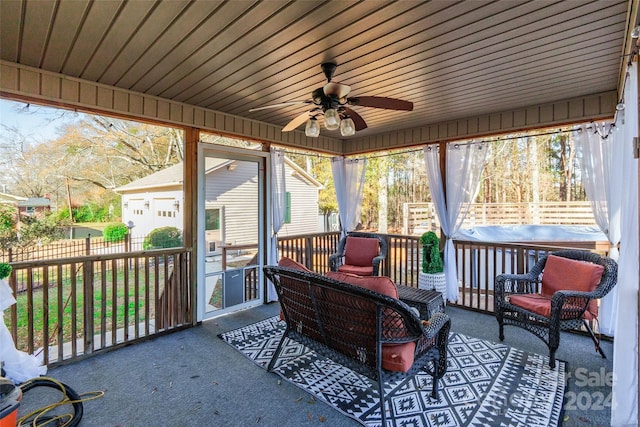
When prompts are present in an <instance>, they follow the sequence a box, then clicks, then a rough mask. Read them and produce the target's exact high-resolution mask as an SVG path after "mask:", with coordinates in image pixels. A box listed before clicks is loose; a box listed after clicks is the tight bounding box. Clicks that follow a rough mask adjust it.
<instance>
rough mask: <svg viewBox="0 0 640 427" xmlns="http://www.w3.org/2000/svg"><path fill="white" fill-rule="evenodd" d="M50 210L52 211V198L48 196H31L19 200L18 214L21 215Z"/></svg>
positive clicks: (31, 214)
mask: <svg viewBox="0 0 640 427" xmlns="http://www.w3.org/2000/svg"><path fill="white" fill-rule="evenodd" d="M49 212H51V200H50V199H49V198H47V197H30V198H28V199H26V200H21V201H19V202H18V214H19V215H20V216H21V217H22V216H25V215H26V216H33V215H36V214H39V213H49Z"/></svg>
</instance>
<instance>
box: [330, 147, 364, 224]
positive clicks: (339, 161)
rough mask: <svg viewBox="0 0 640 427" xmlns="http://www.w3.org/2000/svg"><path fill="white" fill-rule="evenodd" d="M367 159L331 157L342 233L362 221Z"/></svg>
mask: <svg viewBox="0 0 640 427" xmlns="http://www.w3.org/2000/svg"><path fill="white" fill-rule="evenodd" d="M366 170H367V160H366V159H345V158H344V157H332V158H331V173H332V175H333V182H334V185H335V189H336V198H337V199H338V212H339V215H340V223H341V225H342V235H343V236H344V235H346V233H348V232H349V231H353V230H355V229H356V227H357V226H358V223H359V222H360V210H361V208H362V196H363V194H364V174H365V172H366Z"/></svg>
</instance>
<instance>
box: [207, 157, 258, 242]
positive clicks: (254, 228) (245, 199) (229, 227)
mask: <svg viewBox="0 0 640 427" xmlns="http://www.w3.org/2000/svg"><path fill="white" fill-rule="evenodd" d="M236 165H237V166H236V168H235V169H234V170H227V169H226V168H225V169H221V170H216V171H214V172H212V173H210V174H208V175H207V180H206V187H205V204H206V206H207V207H216V208H222V207H224V215H223V218H222V220H221V222H222V224H221V229H222V230H223V232H222V234H223V235H222V239H223V240H224V243H227V244H232V245H243V244H250V243H256V242H257V241H258V217H257V212H258V176H257V175H258V165H257V163H253V162H242V161H239V162H236ZM247 205H248V206H250V208H247Z"/></svg>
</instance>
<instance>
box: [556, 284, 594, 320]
mask: <svg viewBox="0 0 640 427" xmlns="http://www.w3.org/2000/svg"><path fill="white" fill-rule="evenodd" d="M595 298H597V293H596V292H593V291H592V292H581V291H569V290H561V291H556V292H555V293H554V294H553V296H552V297H551V318H552V319H562V320H568V319H579V318H581V317H582V315H583V314H584V312H585V310H586V309H587V307H588V306H589V302H590V301H591V300H592V299H595Z"/></svg>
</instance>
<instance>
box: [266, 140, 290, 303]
mask: <svg viewBox="0 0 640 427" xmlns="http://www.w3.org/2000/svg"><path fill="white" fill-rule="evenodd" d="M285 176H286V175H285V167H284V151H283V150H279V149H275V148H271V200H272V202H271V212H272V217H271V223H272V227H273V233H272V234H271V251H270V252H269V265H277V264H278V258H279V257H278V231H280V228H281V227H282V224H284V221H285V215H286V210H287V187H286V183H285ZM277 300H278V295H277V294H276V289H275V287H274V286H273V283H271V282H267V301H269V302H271V301H277Z"/></svg>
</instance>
